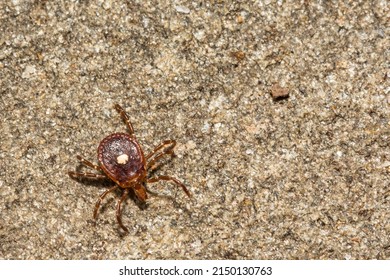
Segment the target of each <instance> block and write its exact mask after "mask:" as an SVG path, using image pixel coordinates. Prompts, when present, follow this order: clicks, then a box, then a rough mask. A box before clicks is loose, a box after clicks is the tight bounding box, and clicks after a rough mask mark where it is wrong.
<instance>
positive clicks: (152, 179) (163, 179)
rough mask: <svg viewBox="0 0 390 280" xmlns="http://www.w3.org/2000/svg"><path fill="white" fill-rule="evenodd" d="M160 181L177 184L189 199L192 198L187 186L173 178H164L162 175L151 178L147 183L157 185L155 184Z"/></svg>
mask: <svg viewBox="0 0 390 280" xmlns="http://www.w3.org/2000/svg"><path fill="white" fill-rule="evenodd" d="M158 181H172V182H173V183H175V184H176V185H178V186H179V187H181V188H182V189H183V191H184V192H185V193H186V195H187V196H188V197H191V194H190V192H189V191H188V190H187V188H186V186H184V184H183V183H182V182H180V181H179V180H177V179H176V178H173V177H171V176H164V175H162V176H158V177H155V178H151V179H149V180H148V181H147V182H148V183H155V182H158Z"/></svg>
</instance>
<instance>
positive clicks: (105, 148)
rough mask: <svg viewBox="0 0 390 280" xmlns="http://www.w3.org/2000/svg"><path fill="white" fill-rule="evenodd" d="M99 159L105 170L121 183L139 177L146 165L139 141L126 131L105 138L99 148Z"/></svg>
mask: <svg viewBox="0 0 390 280" xmlns="http://www.w3.org/2000/svg"><path fill="white" fill-rule="evenodd" d="M98 159H99V162H100V165H101V167H102V169H103V170H104V172H105V173H106V174H107V175H108V176H109V177H110V178H111V179H113V180H115V181H117V182H118V183H119V184H123V183H125V182H127V181H130V180H132V179H133V178H135V177H138V176H139V174H140V171H141V170H142V169H144V166H145V159H144V156H143V153H142V150H141V148H140V146H139V144H138V142H137V141H136V140H135V139H133V138H131V137H130V136H129V135H128V134H125V133H114V134H111V135H109V136H107V137H106V138H104V139H103V140H102V142H101V143H100V145H99V148H98ZM141 173H142V172H141Z"/></svg>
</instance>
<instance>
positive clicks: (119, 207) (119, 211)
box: [116, 189, 129, 232]
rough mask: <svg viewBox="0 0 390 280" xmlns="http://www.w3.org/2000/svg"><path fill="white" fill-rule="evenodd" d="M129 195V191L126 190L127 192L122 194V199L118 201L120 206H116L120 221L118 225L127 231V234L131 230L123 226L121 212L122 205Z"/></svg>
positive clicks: (117, 216) (117, 217)
mask: <svg viewBox="0 0 390 280" xmlns="http://www.w3.org/2000/svg"><path fill="white" fill-rule="evenodd" d="M128 193H129V189H125V191H124V192H123V194H122V197H121V198H120V199H119V200H118V204H117V205H116V219H117V221H118V224H119V225H120V226H121V228H122V229H123V230H124V231H126V232H129V230H128V229H127V228H126V227H125V226H124V225H123V224H122V218H121V215H122V211H121V205H122V202H123V201H124V200H125V198H126V196H127V195H128Z"/></svg>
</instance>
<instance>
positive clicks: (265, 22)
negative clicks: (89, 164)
mask: <svg viewBox="0 0 390 280" xmlns="http://www.w3.org/2000/svg"><path fill="white" fill-rule="evenodd" d="M235 2H238V1H235ZM247 2H248V4H242V3H241V4H240V3H236V4H232V2H231V1H224V0H219V1H195V2H193V1H155V3H152V2H149V1H119V0H106V1H104V0H100V1H23V0H19V1H16V0H14V1H1V2H0V20H1V25H0V34H1V35H0V101H1V102H0V106H1V110H0V117H1V123H0V127H1V133H0V141H1V145H0V211H1V215H0V258H2V259H390V149H389V148H390V145H389V143H390V142H389V141H390V139H389V135H390V130H389V127H390V119H389V116H390V114H389V112H390V110H389V109H390V108H389V107H390V92H389V88H390V86H389V59H390V57H389V49H390V43H389V33H390V32H389V31H390V29H389V3H388V2H387V1H343V2H344V3H343V4H341V3H339V2H341V1H247ZM337 3H339V4H337ZM277 95H282V97H279V98H276V96H277ZM283 96H284V97H283ZM274 97H275V98H274ZM116 103H118V104H120V105H121V106H123V108H124V109H125V110H126V112H127V113H128V114H129V117H130V119H131V121H132V123H133V125H134V129H135V132H136V136H137V138H138V140H139V142H140V144H141V145H142V147H143V149H144V151H145V153H147V152H149V151H151V150H152V149H153V147H155V146H157V145H158V144H159V143H161V141H163V140H166V139H175V140H176V141H177V142H178V145H177V147H176V149H175V153H176V157H174V158H173V159H170V158H169V157H167V158H165V159H164V160H162V161H161V163H162V164H161V165H160V166H159V168H158V169H157V170H156V171H155V172H154V173H152V174H150V176H155V175H159V174H164V175H165V174H166V175H171V176H174V177H176V178H178V179H180V180H182V181H183V182H184V183H185V185H186V186H187V188H188V189H189V190H190V192H191V193H192V198H191V199H189V198H187V197H186V195H185V193H184V192H183V191H182V190H181V189H180V188H177V187H175V186H174V185H172V184H169V183H161V184H153V185H152V184H150V185H148V189H149V190H150V191H151V192H153V193H155V194H154V195H153V194H151V195H149V196H150V198H149V200H148V203H147V207H145V209H142V208H140V207H139V206H137V204H136V203H135V202H134V200H133V199H132V196H129V198H128V199H127V200H126V201H125V203H124V205H123V223H124V224H125V225H126V226H127V227H128V228H129V233H128V234H125V233H124V232H123V231H122V230H121V229H120V227H119V226H118V224H117V222H116V217H115V204H116V201H117V199H118V198H119V197H120V196H121V193H122V192H121V191H117V192H116V193H113V194H110V195H108V197H107V199H106V200H104V202H103V203H102V208H101V210H100V211H99V217H98V219H97V221H96V225H95V223H94V219H93V217H92V213H93V208H94V205H95V202H96V200H97V198H98V196H99V195H100V194H101V193H102V192H103V191H104V190H106V189H107V188H109V187H110V186H112V185H113V184H112V182H110V181H104V180H103V181H94V180H82V181H77V180H72V179H71V178H69V176H68V175H67V172H68V171H69V170H87V169H84V167H82V166H80V163H79V162H78V160H77V158H76V155H82V156H83V157H85V158H86V159H88V160H91V161H93V162H95V163H97V152H96V151H97V147H98V145H99V143H100V141H101V140H102V139H103V138H104V137H105V136H107V135H109V134H110V133H113V132H126V126H125V125H124V124H123V122H122V121H121V119H120V116H119V115H118V113H117V112H116V111H115V109H114V108H113V106H114V104H116ZM92 172H93V171H92ZM156 194H158V195H156Z"/></svg>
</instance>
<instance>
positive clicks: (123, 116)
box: [114, 104, 134, 137]
mask: <svg viewBox="0 0 390 280" xmlns="http://www.w3.org/2000/svg"><path fill="white" fill-rule="evenodd" d="M114 107H115V109H116V110H117V111H118V113H119V114H120V115H121V117H122V119H123V121H124V122H125V124H126V125H127V128H128V129H129V132H130V133H129V134H130V136H131V137H134V129H133V125H132V124H131V122H130V119H129V117H128V116H127V114H126V112H125V110H123V108H122V107H121V106H119V105H118V104H115V106H114Z"/></svg>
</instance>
